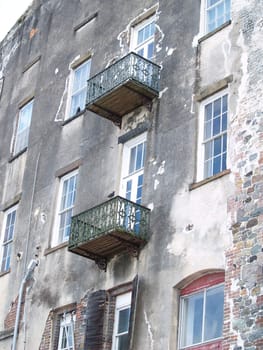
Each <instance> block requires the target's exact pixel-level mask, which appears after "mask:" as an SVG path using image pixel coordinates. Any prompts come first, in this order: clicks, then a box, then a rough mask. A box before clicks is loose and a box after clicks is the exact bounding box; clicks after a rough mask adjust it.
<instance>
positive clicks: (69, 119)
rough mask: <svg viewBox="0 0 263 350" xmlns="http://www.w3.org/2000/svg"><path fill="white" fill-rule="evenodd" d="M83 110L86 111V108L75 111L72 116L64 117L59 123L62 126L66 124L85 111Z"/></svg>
mask: <svg viewBox="0 0 263 350" xmlns="http://www.w3.org/2000/svg"><path fill="white" fill-rule="evenodd" d="M85 111H86V110H85V109H83V110H82V111H80V112H78V113H76V114H75V115H73V116H72V117H70V118H67V119H65V120H64V121H63V122H62V123H61V125H62V126H64V125H67V124H68V123H70V122H71V121H72V120H75V119H76V118H78V117H80V116H81V115H83V114H84V113H85Z"/></svg>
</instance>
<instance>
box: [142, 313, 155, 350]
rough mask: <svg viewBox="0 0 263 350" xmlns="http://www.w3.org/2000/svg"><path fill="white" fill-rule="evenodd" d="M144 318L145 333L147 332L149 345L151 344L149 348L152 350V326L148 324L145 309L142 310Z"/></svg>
mask: <svg viewBox="0 0 263 350" xmlns="http://www.w3.org/2000/svg"><path fill="white" fill-rule="evenodd" d="M144 320H145V323H146V325H147V334H148V337H149V339H150V346H151V347H150V349H151V350H153V345H154V339H153V332H152V326H151V324H150V321H149V319H148V316H147V313H146V311H145V310H144Z"/></svg>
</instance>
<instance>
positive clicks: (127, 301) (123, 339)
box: [112, 293, 131, 350]
mask: <svg viewBox="0 0 263 350" xmlns="http://www.w3.org/2000/svg"><path fill="white" fill-rule="evenodd" d="M130 312H131V293H125V294H122V295H119V296H117V298H116V307H115V320H114V334H113V344H112V350H127V349H128V343H129V323H130Z"/></svg>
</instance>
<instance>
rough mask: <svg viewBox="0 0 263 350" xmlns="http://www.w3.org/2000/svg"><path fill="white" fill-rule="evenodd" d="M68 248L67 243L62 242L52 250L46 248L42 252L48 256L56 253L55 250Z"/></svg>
mask: <svg viewBox="0 0 263 350" xmlns="http://www.w3.org/2000/svg"><path fill="white" fill-rule="evenodd" d="M67 246H68V242H63V243H60V244H58V245H56V246H55V247H52V248H47V249H45V251H44V255H49V254H51V253H54V252H56V251H57V250H59V249H62V248H65V247H67Z"/></svg>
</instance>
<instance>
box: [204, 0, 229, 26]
mask: <svg viewBox="0 0 263 350" xmlns="http://www.w3.org/2000/svg"><path fill="white" fill-rule="evenodd" d="M229 19H230V0H207V2H206V32H211V31H213V30H215V29H216V28H217V27H219V26H221V25H222V24H224V23H225V22H227V21H228V20H229Z"/></svg>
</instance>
